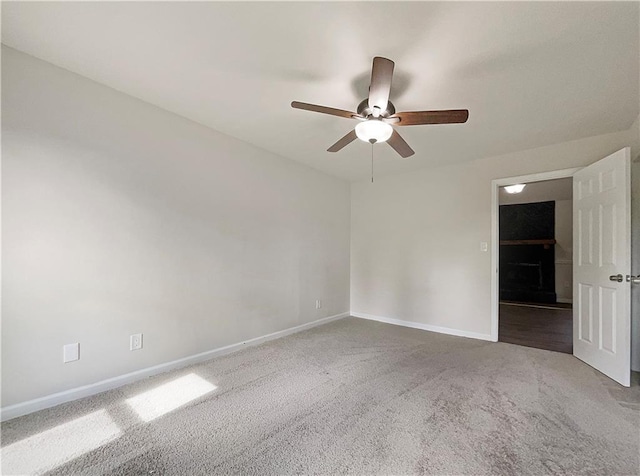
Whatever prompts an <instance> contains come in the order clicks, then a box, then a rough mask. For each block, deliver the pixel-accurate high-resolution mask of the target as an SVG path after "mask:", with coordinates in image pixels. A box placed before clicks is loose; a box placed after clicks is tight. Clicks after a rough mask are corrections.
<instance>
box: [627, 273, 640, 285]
mask: <svg viewBox="0 0 640 476" xmlns="http://www.w3.org/2000/svg"><path fill="white" fill-rule="evenodd" d="M627 282H631V283H632V284H640V275H638V276H629V275H628V274H627Z"/></svg>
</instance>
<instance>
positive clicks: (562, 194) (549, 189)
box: [498, 177, 573, 205]
mask: <svg viewBox="0 0 640 476" xmlns="http://www.w3.org/2000/svg"><path fill="white" fill-rule="evenodd" d="M498 198H499V203H500V205H513V204H515V203H536V202H547V201H550V200H571V199H572V198H573V179H572V178H571V177H569V178H563V179H555V180H542V181H540V182H531V183H528V184H526V186H525V187H524V190H523V191H522V192H520V193H513V194H511V193H507V192H505V190H504V187H500V195H499V197H498Z"/></svg>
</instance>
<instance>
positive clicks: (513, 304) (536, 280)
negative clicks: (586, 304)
mask: <svg viewBox="0 0 640 476" xmlns="http://www.w3.org/2000/svg"><path fill="white" fill-rule="evenodd" d="M498 204H499V212H498V216H499V220H498V223H499V224H498V226H499V253H498V268H499V279H498V284H499V286H498V291H499V299H500V303H499V308H498V313H499V328H498V340H499V341H500V342H507V343H510V344H518V345H524V346H527V347H536V348H539V349H545V350H552V351H556V352H564V353H568V354H572V353H573V315H572V313H573V311H572V298H573V296H572V288H573V269H572V265H573V261H572V254H573V215H572V209H573V180H572V179H571V178H561V179H553V180H541V181H537V182H530V183H524V184H520V185H519V186H505V187H500V188H499V190H498Z"/></svg>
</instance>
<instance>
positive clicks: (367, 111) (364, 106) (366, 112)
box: [356, 99, 396, 117]
mask: <svg viewBox="0 0 640 476" xmlns="http://www.w3.org/2000/svg"><path fill="white" fill-rule="evenodd" d="M356 111H357V112H358V114H360V115H361V116H362V117H369V116H371V115H372V114H373V111H372V110H371V108H370V107H369V100H368V99H364V100H363V101H362V102H361V103H360V104H358V109H356ZM395 113H396V107H395V106H394V105H393V103H392V102H391V101H388V102H387V108H386V109H385V110H384V111H382V112H381V113H380V117H389V116H393V115H394V114H395Z"/></svg>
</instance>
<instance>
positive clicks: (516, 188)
mask: <svg viewBox="0 0 640 476" xmlns="http://www.w3.org/2000/svg"><path fill="white" fill-rule="evenodd" d="M524 187H525V184H523V183H517V184H515V185H508V186H506V187H505V188H504V190H505V192H507V193H520V192H522V191H523V190H524Z"/></svg>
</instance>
